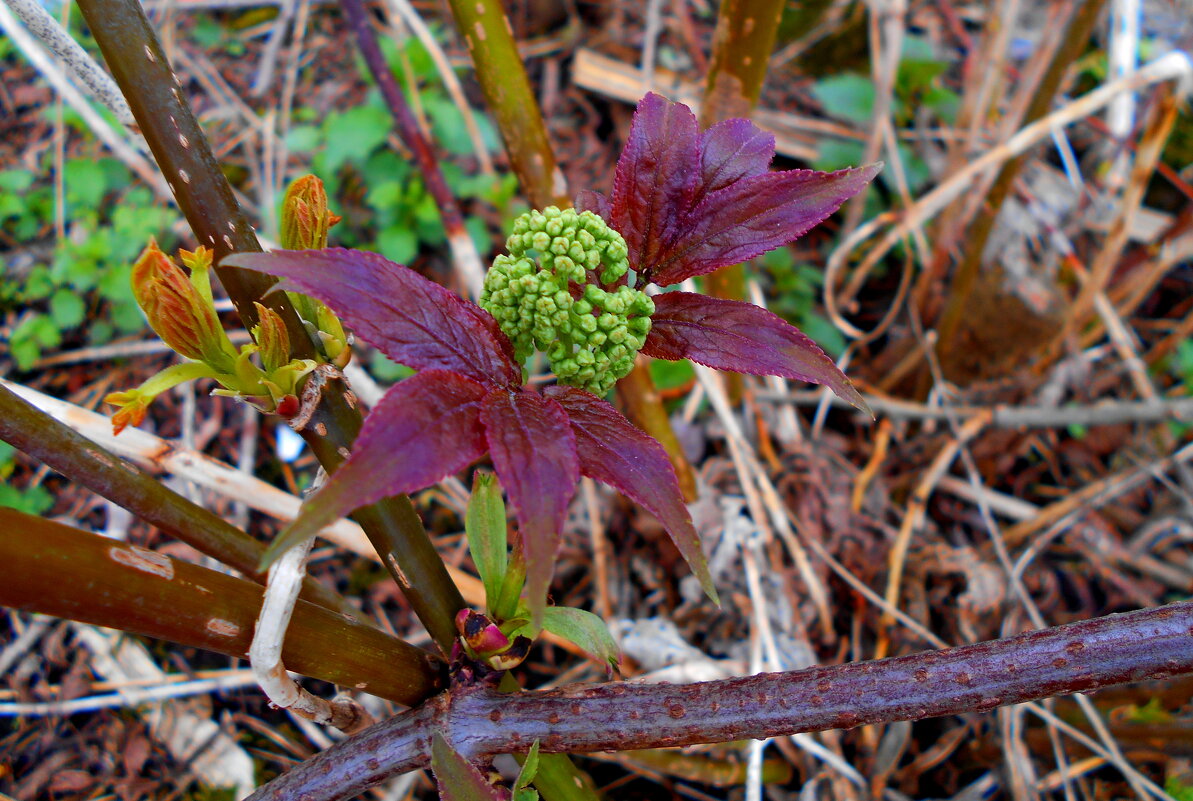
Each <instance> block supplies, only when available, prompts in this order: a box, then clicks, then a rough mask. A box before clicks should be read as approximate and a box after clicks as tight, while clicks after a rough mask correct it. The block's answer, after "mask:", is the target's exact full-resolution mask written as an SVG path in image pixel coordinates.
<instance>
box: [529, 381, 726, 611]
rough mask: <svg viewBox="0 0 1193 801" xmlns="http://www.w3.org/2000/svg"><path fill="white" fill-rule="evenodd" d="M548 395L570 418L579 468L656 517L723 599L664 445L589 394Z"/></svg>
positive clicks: (711, 592)
mask: <svg viewBox="0 0 1193 801" xmlns="http://www.w3.org/2000/svg"><path fill="white" fill-rule="evenodd" d="M546 394H547V396H548V397H550V398H554V399H555V400H557V401H559V404H560V405H561V406H563V408H564V409H565V410H566V411H567V414H568V417H569V418H570V419H571V424H572V433H573V434H574V435H575V437H576V452H577V454H579V457H580V472H581V473H582V474H583V475H586V476H588V477H589V478H593V479H596V480H597V481H600V482H602V483H604V484H608V485H609V486H611V487H613V488H614V489H616V490H617V491H619V492H620V493H621V494H623V495H625V496H626V497H627V498H629V499H630V500H632V501H634V502H635V503H637V504H639V505H640V506H642V508H644V509H646V510H647V511H648V512H650V513H651V514H653V515H654V516H655V517H657V518H658V519H659V522H660V523H662V524H663V528H665V529H666V530H667V534H668V535H669V536H670V537H671V540H672V541H673V542H674V543H675V546H676V547H677V548H679V552H680V553H681V554H682V555H683V558H684V559H685V560H687V563H688V565H689V566H690V567H691V568H692V572H693V573H695V574H696V577H697V578H698V579H699V580H700V585H701V586H702V587H703V588H704V591H705V592H706V593H708V596H709V597H710V598H712V599H713V601H715V602H718V603H719V601H717V591H716V588H715V587H713V583H712V576H711V575H710V574H709V572H708V563H707V561H706V560H705V557H704V550H703V549H702V548H701V547H700V537H699V535H697V534H696V529H695V527H694V526H693V525H692V517H691V515H690V514H688V507H687V506H685V505H684V501H683V493H681V492H680V490H679V480H678V479H676V477H675V468H673V467H672V466H671V460H670V459H668V458H667V453H666V451H664V450H663V446H662V445H660V444H659V443H658V442H656V441H655V440H654V439H653V438H652V437H650V436H649V435H648V434H646V433H645V432H643V431H642V430H641V429H640V428H638V427H637V426H635V425H634V424H633V423H631V422H630V421H629V420H627V419H626V418H625V417H623V416H622V415H621V414H620V413H619V412H618V411H617V410H616V409H614V408H613V407H612V406H610V405H609V404H608V403H606V402H605V401H603V400H601V399H600V398H598V397H597V396H595V395H593V394H592V393H590V392H585V391H584V390H582V389H577V388H575V387H565V386H554V387H550V388H548V389H547V390H546Z"/></svg>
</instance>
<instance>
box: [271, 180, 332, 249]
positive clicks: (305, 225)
mask: <svg viewBox="0 0 1193 801" xmlns="http://www.w3.org/2000/svg"><path fill="white" fill-rule="evenodd" d="M339 221H340V217H339V216H338V215H336V214H332V213H331V212H330V211H328V208H327V191H326V190H325V189H324V188H323V182H322V181H320V180H319V179H318V178H316V177H315V176H313V175H304V176H303V177H301V178H299V179H298V180H296V181H295V182H294V183H292V184H290V188H289V189H287V190H286V197H285V199H283V200H282V230H281V243H282V247H283V248H285V249H286V250H321V249H323V248H325V247H327V229H328V228H331V227H332V226H333V225H335V224H336V223H338V222H339Z"/></svg>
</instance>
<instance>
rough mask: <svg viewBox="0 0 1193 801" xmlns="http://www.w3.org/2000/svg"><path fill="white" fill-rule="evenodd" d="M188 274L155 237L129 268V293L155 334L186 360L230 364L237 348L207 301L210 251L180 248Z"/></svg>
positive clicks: (227, 366) (211, 363)
mask: <svg viewBox="0 0 1193 801" xmlns="http://www.w3.org/2000/svg"><path fill="white" fill-rule="evenodd" d="M182 253H183V257H184V258H185V260H186V262H187V264H188V266H190V268H191V275H190V277H189V278H188V277H187V275H186V273H184V272H183V271H182V268H180V267H179V266H178V265H176V264H174V262H173V261H171V260H170V257H169V256H167V255H166V254H165V253H163V252H162V250H161V248H159V247H158V246H157V242H154V241H150V243H149V246H148V247H146V248H145V250H144V251H142V252H141V257H140V258H139V259H137V261H136V263H135V264H134V265H133V269H132V285H133V295H134V297H136V299H137V304H138V305H139V306H140V307H141V308H142V309H144V311H145V316H146V317H147V318H148V319H149V325H150V326H151V327H152V328H153V330H154V331H155V332H157V335H158V336H159V337H161V338H162V340H163V341H164V342H165V343H166V344H167V345H169V346H170V347H171V348H173V349H174V350H176V351H177V352H178V353H180V354H182V355H183V356H185V357H186V358H188V359H194V360H195V361H201V362H206V363H208V364H210V365H211V366H212V367H215V368H216V369H220V370H223V369H228V368H231V366H232V363H233V361H234V360H235V358H236V349H235V348H234V347H232V343H231V342H230V341H229V340H228V336H227V335H226V334H225V333H224V329H223V327H222V326H221V325H220V321H219V318H218V317H216V314H215V306H214V305H213V304H212V300H211V282H210V278H209V277H208V274H207V271H208V269H210V267H211V251H209V250H207V249H206V248H198V249H197V250H195V251H194V252H193V253H191V252H187V251H182Z"/></svg>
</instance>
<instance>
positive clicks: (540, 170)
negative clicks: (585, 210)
mask: <svg viewBox="0 0 1193 801" xmlns="http://www.w3.org/2000/svg"><path fill="white" fill-rule="evenodd" d="M448 4H449V5H450V6H451V9H452V16H453V17H454V18H455V21H456V29H457V30H458V31H459V32H460V35H461V36H463V37H464V42H465V43H466V44H467V45H468V54H469V55H470V56H472V63H473V64H474V65H475V66H476V79H477V81H479V82H480V85H481V91H483V92H484V94H485V101H486V102H487V104H488V106H489V110H490V111H491V112H492V113H493V117H494V119H495V120H496V121H497V129H498V130H499V131H500V132H501V138H502V141H504V142H505V149H506V152H507V153H509V159H510V166H511V167H512V168H513V170H514V174H515V175H517V176H518V183H519V184H521V185H522V191H523V192H525V193H526V197H527V198H528V199H529V200H530V205H531V207H532V208H536V209H543V208H546V207H547V206H560V207H564V206H570V205H571V200H569V198H568V192H567V182H566V181H565V180H564V177H563V173H562V172H561V171H560V170H559V168H558V167H557V166H556V165H555V155H554V153H553V152H552V150H551V142H550V140H549V139H548V138H547V127H546V126H545V125H544V124H543V115H542V112H541V111H540V110H539V104H538V100H537V99H536V98H535V96H534V90H533V89H531V87H530V80H529V79H528V78H527V77H526V67H525V65H524V64H523V63H522V57H521V56H520V55H518V46H517V44H516V43H515V42H514V35H513V33H512V32H511V28H510V23H509V20H508V19H507V18H506V16H505V10H504V9H503V8H502V5H501V3H500V2H499V0H448Z"/></svg>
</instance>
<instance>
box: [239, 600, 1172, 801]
mask: <svg viewBox="0 0 1193 801" xmlns="http://www.w3.org/2000/svg"><path fill="white" fill-rule="evenodd" d="M1190 672H1193V602H1189V601H1186V602H1183V603H1176V604H1171V605H1169V606H1162V607H1159V608H1156V609H1148V610H1143V611H1139V612H1131V613H1128V614H1124V615H1110V616H1108V617H1102V618H1096V619H1094V620H1084V621H1080V622H1078V623H1071V624H1069V625H1066V626H1057V627H1055V628H1051V629H1044V630H1040V631H1032V632H1028V633H1026V634H1020V635H1018V636H1015V637H1009V638H1007V639H1003V640H993V641H990V642H983V643H978V644H976V645H967V646H962V647H958V648H948V649H945V650H941V651H929V652H925V653H920V654H913V655H911V656H901V657H896V658H892V659H883V660H879V661H874V662H855V663H852V664H847V665H835V666H831V667H815V668H809V669H807V670H799V671H793V672H789V673H767V674H760V675H757V676H748V677H745V678H735V679H726V680H723V681H711V682H704V683H700V684H689V685H678V686H671V685H643V684H626V683H620V682H619V683H611V684H603V685H597V686H586V687H580V688H572V689H564V690H554V691H550V692H522V693H515V694H512V695H506V694H503V693H500V692H497V691H495V690H492V689H490V688H489V687H487V686H473V687H463V688H457V689H454V690H452V691H450V692H448V693H445V694H443V695H441V696H438V697H437V698H436V699H433V700H432V701H431V702H429V703H428V704H426V705H424V706H423V707H420V708H419V709H417V710H414V711H412V712H410V713H407V714H405V715H399V716H398V717H395V718H391V719H390V720H387V721H384V722H382V723H379V724H378V725H376V726H374V727H372V728H371V729H367V730H366V731H364V732H362V733H361V734H360V735H358V736H356V737H353V738H351V739H349V740H346V741H345V742H343V743H340V744H338V745H336V746H334V747H332V748H330V749H328V750H327V751H324V752H323V753H321V754H319V755H318V756H316V757H315V758H313V759H311V760H308V761H307V762H305V763H303V764H302V765H299V766H298V767H295V768H293V769H292V770H291V771H290V772H289V773H287V774H285V775H283V776H282V777H280V778H278V779H276V780H275V781H273V782H271V783H270V784H269V785H267V786H266V787H264V788H262V789H261V790H259V791H258V792H256V793H255V794H253V795H252V796H250V799H252V801H281V800H282V799H290V798H303V799H305V801H336V799H345V798H350V797H352V796H354V795H357V794H359V793H361V792H363V791H364V790H365V789H367V788H368V787H371V786H373V785H374V784H376V783H378V782H380V781H382V780H384V779H385V778H387V777H389V776H391V775H393V774H395V773H400V772H404V771H408V770H413V769H415V768H419V767H424V766H425V765H426V764H427V762H428V759H429V751H430V738H431V734H432V732H439V733H442V734H444V735H445V736H447V737H448V739H449V741H450V742H451V743H452V745H453V747H454V748H455V749H456V750H457V751H459V752H460V753H462V754H464V755H465V756H468V757H470V758H473V759H483V758H486V757H489V756H492V755H494V754H499V753H507V752H519V751H525V750H527V749H528V748H529V747H530V746H531V744H532V743H533V742H534V741H535V740H538V741H539V743H540V748H541V749H542V750H543V751H544V752H549V753H559V752H569V753H581V752H588V751H622V750H628V749H638V748H661V747H668V746H684V745H694V744H697V743H712V742H729V741H733V740H742V739H759V738H764V737H776V736H783V735H789V734H795V733H798V732H807V731H821V730H825V729H848V728H854V727H856V726H861V725H865V724H871V723H886V722H891V721H896V720H921V719H923V718H930V717H938V716H942V715H961V714H968V713H971V712H989V711H991V710H993V709H995V708H997V707H999V706H1003V705H1006V704H1018V703H1023V702H1025V701H1031V700H1036V699H1041V698H1048V697H1051V696H1056V695H1067V694H1070V693H1076V692H1089V691H1091V690H1096V689H1099V688H1102V687H1109V686H1112V685H1116V684H1124V683H1127V682H1136V681H1145V680H1148V679H1162V678H1168V677H1171V676H1176V675H1179V674H1182V673H1190Z"/></svg>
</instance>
